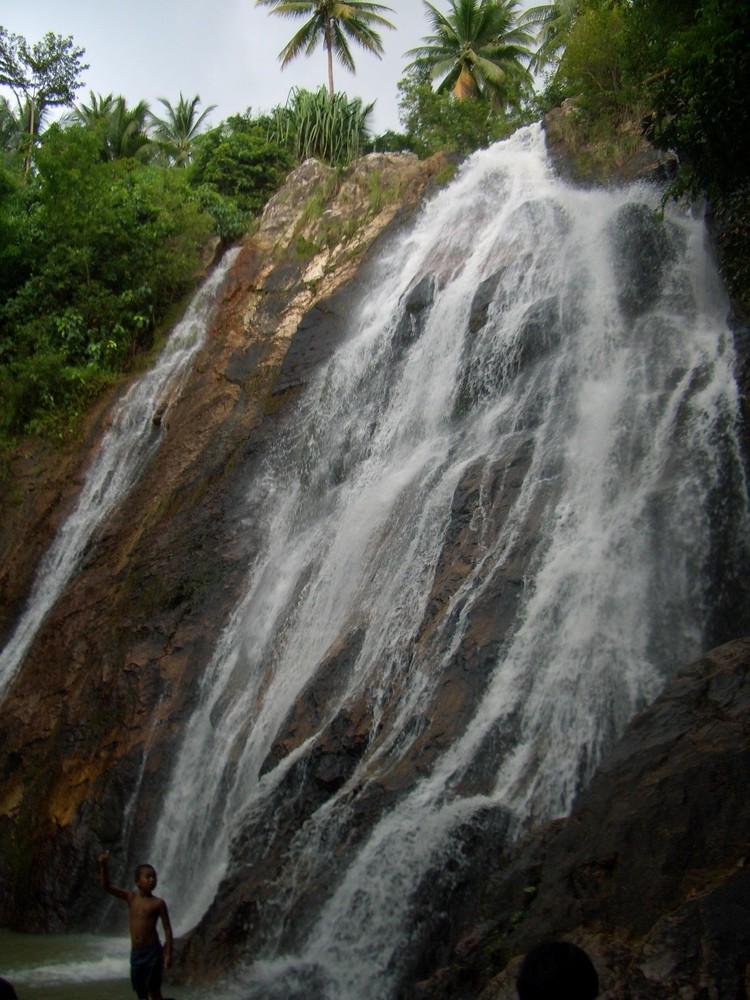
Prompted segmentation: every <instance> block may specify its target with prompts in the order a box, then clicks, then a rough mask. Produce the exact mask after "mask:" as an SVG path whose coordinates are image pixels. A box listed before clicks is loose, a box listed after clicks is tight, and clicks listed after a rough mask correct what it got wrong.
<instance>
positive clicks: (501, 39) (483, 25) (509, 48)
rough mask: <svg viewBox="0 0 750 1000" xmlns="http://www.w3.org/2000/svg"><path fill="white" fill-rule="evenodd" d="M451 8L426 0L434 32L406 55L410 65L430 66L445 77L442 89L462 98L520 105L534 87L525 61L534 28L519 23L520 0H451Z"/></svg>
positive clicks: (429, 69)
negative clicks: (444, 8) (527, 28)
mask: <svg viewBox="0 0 750 1000" xmlns="http://www.w3.org/2000/svg"><path fill="white" fill-rule="evenodd" d="M449 4H450V10H449V11H448V12H447V14H444V13H442V12H441V11H439V10H438V9H437V8H436V7H435V6H434V5H433V4H431V3H429V2H428V0H424V5H425V7H426V8H427V19H428V21H429V24H430V28H431V29H432V34H431V35H428V36H427V37H426V38H424V39H423V43H422V45H419V46H417V47H416V48H414V49H411V50H410V51H409V52H408V53H407V55H411V56H414V61H413V62H412V63H410V64H409V66H408V67H407V69H412V68H416V69H427V70H428V71H429V73H430V75H431V76H432V77H434V78H436V79H437V78H442V79H441V82H440V85H439V87H438V90H439V91H449V90H450V91H452V92H453V93H454V95H455V96H456V97H457V98H459V100H463V99H465V98H478V97H481V98H484V99H489V100H492V101H493V102H494V103H495V104H497V105H498V106H499V107H505V106H508V105H510V106H517V105H518V104H520V101H521V98H522V97H523V96H524V95H526V94H527V93H529V92H530V90H531V76H530V75H529V71H528V69H527V68H526V63H528V61H529V60H530V59H531V57H532V53H531V50H530V48H529V45H530V43H531V41H532V36H531V34H530V33H529V32H528V31H527V30H526V28H524V27H523V26H521V25H520V24H519V18H518V15H519V5H518V2H517V0H449Z"/></svg>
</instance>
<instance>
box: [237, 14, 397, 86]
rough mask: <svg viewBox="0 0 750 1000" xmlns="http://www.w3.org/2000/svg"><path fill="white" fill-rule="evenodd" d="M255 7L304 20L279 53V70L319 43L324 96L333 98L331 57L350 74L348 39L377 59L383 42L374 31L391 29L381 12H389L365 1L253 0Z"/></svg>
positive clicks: (352, 63) (352, 59)
mask: <svg viewBox="0 0 750 1000" xmlns="http://www.w3.org/2000/svg"><path fill="white" fill-rule="evenodd" d="M255 6H256V7H270V8H271V13H272V14H280V15H281V16H282V17H306V18H307V20H306V21H305V23H304V24H303V25H302V27H301V28H300V30H299V31H298V32H297V34H296V35H295V36H294V37H293V38H292V39H291V41H289V42H288V43H287V44H286V45H285V46H284V48H283V49H282V50H281V52H280V53H279V59H280V60H281V66H282V69H283V68H284V67H285V66H286V65H288V63H290V62H291V61H292V59H295V58H296V57H297V56H298V55H300V53H301V52H304V53H305V55H307V56H309V55H311V54H312V53H313V52H314V51H315V49H316V48H317V46H318V42H319V41H322V42H323V48H324V49H325V51H326V53H327V55H328V92H329V94H330V95H331V97H333V93H334V90H333V56H334V53H335V54H336V56H337V57H338V59H339V60H340V62H341V63H342V64H343V65H344V66H345V67H346V68H347V69H348V70H350V71H351V72H352V73H354V72H355V68H354V58H353V57H352V54H351V50H350V49H349V42H348V39H350V38H351V39H353V40H354V41H355V42H357V44H358V45H361V46H362V48H363V49H365V51H367V52H371V53H372V54H373V55H375V56H377V57H378V59H380V58H382V55H383V42H382V40H381V38H380V35H379V34H378V32H377V30H376V29H377V28H394V27H395V25H393V24H391V22H390V21H388V20H386V18H385V17H384V16H383V13H382V12H383V11H390V10H391V8H390V7H386V6H384V5H383V4H380V3H368V2H366V0H346V2H345V3H342V2H340V0H255Z"/></svg>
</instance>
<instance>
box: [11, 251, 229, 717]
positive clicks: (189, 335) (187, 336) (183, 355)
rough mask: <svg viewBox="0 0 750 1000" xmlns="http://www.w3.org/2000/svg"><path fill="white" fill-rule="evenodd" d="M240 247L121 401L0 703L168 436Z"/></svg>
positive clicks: (21, 636) (23, 629)
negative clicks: (170, 413) (96, 539)
mask: <svg viewBox="0 0 750 1000" xmlns="http://www.w3.org/2000/svg"><path fill="white" fill-rule="evenodd" d="M238 252H239V251H238V249H235V250H231V251H229V252H228V253H226V254H225V255H224V257H223V258H222V260H221V262H220V263H219V265H218V266H217V267H216V268H215V269H214V270H213V271H212V272H211V274H210V275H209V276H208V278H206V280H205V281H204V282H203V283H202V285H201V287H200V288H199V289H198V291H197V292H196V294H195V295H194V296H193V299H192V301H191V302H190V304H189V306H188V308H187V310H186V312H185V315H184V317H183V318H182V320H181V321H180V322H178V323H177V324H176V325H175V327H174V329H173V330H172V331H171V333H170V335H169V338H168V340H167V343H166V344H165V346H164V348H163V350H162V352H161V354H160V355H159V357H158V359H157V361H156V364H155V365H154V366H153V367H152V368H151V369H150V370H149V371H148V372H147V373H146V374H145V375H143V376H142V377H141V378H139V379H138V380H137V381H135V382H134V383H133V384H132V386H131V387H130V389H129V390H128V392H127V393H126V394H125V395H124V396H123V398H122V400H120V402H119V404H118V406H117V408H116V410H115V411H114V413H113V415H112V421H111V425H110V427H109V429H108V430H107V433H106V434H105V436H104V438H103V440H102V443H101V445H100V447H99V449H98V451H97V453H96V456H95V458H94V460H93V462H92V464H91V467H90V468H89V470H88V472H87V474H86V479H85V482H84V485H83V487H82V489H81V492H80V495H79V497H78V501H77V503H76V507H75V509H74V510H73V512H72V513H71V514H70V516H69V517H68V518H67V519H66V521H65V522H64V524H63V525H62V527H61V528H60V530H59V531H58V533H57V535H56V536H55V539H54V541H53V542H52V545H51V546H50V548H49V550H48V551H47V553H46V555H45V556H44V558H43V559H42V562H41V564H40V566H39V569H38V571H37V575H36V579H35V581H34V585H33V587H32V590H31V594H30V596H29V599H28V602H27V604H26V607H25V609H24V611H23V612H22V614H21V616H20V618H19V619H18V622H17V624H16V626H15V628H14V630H13V632H12V633H11V635H10V638H9V639H8V641H7V643H6V644H5V646H4V648H3V650H2V653H0V698H2V697H3V696H4V695H5V693H6V691H7V690H8V688H9V687H10V685H11V683H12V681H13V678H14V677H15V676H16V674H17V672H18V670H19V669H20V667H21V664H22V662H23V658H24V656H25V655H26V652H27V650H28V648H29V646H30V645H31V643H32V642H33V640H34V636H35V635H36V633H37V631H38V630H39V627H40V625H41V624H42V622H43V621H44V619H45V618H46V616H47V614H48V613H49V611H50V610H51V609H52V608H53V607H54V605H55V603H56V602H57V600H58V598H59V597H60V595H61V594H62V592H63V590H64V588H65V587H66V585H67V584H68V582H69V580H70V579H71V577H72V575H73V573H74V572H75V570H76V568H77V567H78V565H79V563H80V560H81V557H82V555H83V553H84V551H85V550H86V548H87V546H88V544H89V542H90V541H91V539H92V537H93V535H94V533H95V531H96V529H97V528H98V526H99V525H100V524H101V523H102V521H103V520H104V518H105V517H106V515H107V514H108V513H109V512H110V511H111V510H113V508H114V507H115V505H116V504H117V503H119V501H120V500H121V499H122V498H123V497H124V496H125V495H126V493H127V492H128V490H130V488H131V487H132V486H133V484H134V483H135V482H136V480H137V478H138V477H139V475H140V474H141V472H142V471H143V469H145V467H146V466H147V464H148V463H149V461H150V460H151V458H152V456H153V455H154V453H155V451H156V449H157V448H158V446H159V442H160V440H161V436H162V422H161V420H159V421H157V422H155V420H154V417H155V415H156V414H157V413H159V414H161V413H162V412H163V411H164V410H165V408H166V407H167V405H168V403H169V400H170V399H171V398H174V396H175V395H176V394H177V393H178V392H179V389H180V386H181V384H182V381H183V379H184V378H185V376H186V375H187V374H188V372H189V370H190V365H191V363H192V360H193V358H194V357H195V355H196V353H197V351H198V350H199V349H200V347H201V346H202V344H203V341H204V338H205V334H206V331H207V329H208V324H209V321H210V319H211V316H212V314H213V309H214V305H215V302H216V297H217V294H218V291H219V289H220V288H221V284H222V282H223V280H224V277H225V275H226V273H227V270H228V269H229V267H230V266H231V264H232V262H233V260H234V258H235V257H236V256H237V253H238Z"/></svg>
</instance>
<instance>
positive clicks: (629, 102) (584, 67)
mask: <svg viewBox="0 0 750 1000" xmlns="http://www.w3.org/2000/svg"><path fill="white" fill-rule="evenodd" d="M627 68H628V54H627V38H626V23H625V14H624V12H623V9H622V8H621V7H620V5H613V6H611V7H607V6H602V7H596V8H592V9H589V10H585V11H584V12H583V13H582V14H580V15H579V16H578V17H577V18H576V21H575V24H574V25H573V27H572V29H571V31H570V34H569V36H568V39H567V45H566V47H565V51H564V53H563V55H562V58H561V60H560V66H559V69H558V72H557V76H556V80H557V81H558V82H564V84H565V85H566V86H567V88H568V90H569V91H570V92H571V93H572V94H574V95H575V96H576V98H577V104H578V106H579V109H580V111H581V114H582V115H583V116H584V117H585V118H587V119H588V120H602V119H604V120H605V123H606V124H607V125H608V127H610V128H612V126H613V125H616V124H617V123H618V122H619V121H620V118H621V116H622V115H623V114H626V115H627V114H628V113H629V110H630V109H632V107H634V105H635V104H636V101H637V96H638V95H637V87H635V88H634V87H633V86H632V82H633V81H632V78H631V77H630V76H629V74H628V69H627Z"/></svg>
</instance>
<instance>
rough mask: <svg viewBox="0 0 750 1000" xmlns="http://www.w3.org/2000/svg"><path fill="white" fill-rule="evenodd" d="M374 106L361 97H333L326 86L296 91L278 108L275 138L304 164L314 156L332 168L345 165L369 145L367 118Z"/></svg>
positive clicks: (336, 95) (342, 95)
mask: <svg viewBox="0 0 750 1000" xmlns="http://www.w3.org/2000/svg"><path fill="white" fill-rule="evenodd" d="M373 107H374V105H373V104H367V105H363V103H362V101H361V99H360V98H359V97H356V98H354V99H353V100H349V99H348V97H347V96H346V94H344V93H337V94H334V95H333V96H331V95H330V94H329V93H328V91H327V90H326V89H325V87H320V88H319V89H318V90H316V91H310V90H301V89H299V88H296V87H295V88H294V89H293V90H292V92H291V94H290V96H289V100H288V101H287V103H286V105H285V106H284V107H282V108H277V109H276V117H275V124H274V131H273V137H274V139H275V141H276V142H278V143H279V144H281V145H283V146H285V147H286V148H287V149H289V150H290V151H291V152H292V154H293V156H294V158H295V160H296V161H297V162H298V163H302V162H303V161H304V160H306V159H308V158H309V157H315V158H316V159H318V160H322V161H323V162H324V163H329V164H331V165H332V166H343V165H346V164H347V163H350V162H351V161H352V160H353V159H355V157H357V156H360V155H361V154H362V153H363V152H364V149H365V146H366V144H367V142H368V139H369V135H368V119H369V117H370V115H371V114H372V109H373Z"/></svg>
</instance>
